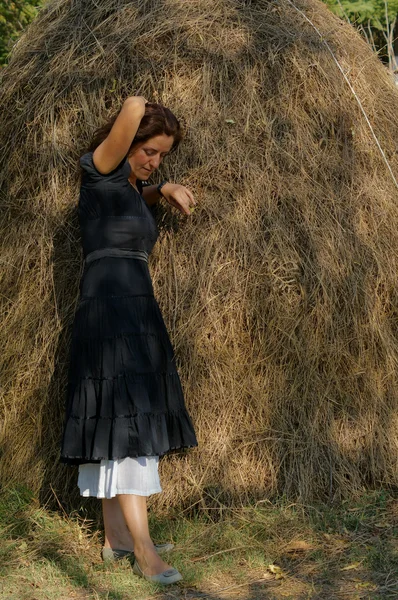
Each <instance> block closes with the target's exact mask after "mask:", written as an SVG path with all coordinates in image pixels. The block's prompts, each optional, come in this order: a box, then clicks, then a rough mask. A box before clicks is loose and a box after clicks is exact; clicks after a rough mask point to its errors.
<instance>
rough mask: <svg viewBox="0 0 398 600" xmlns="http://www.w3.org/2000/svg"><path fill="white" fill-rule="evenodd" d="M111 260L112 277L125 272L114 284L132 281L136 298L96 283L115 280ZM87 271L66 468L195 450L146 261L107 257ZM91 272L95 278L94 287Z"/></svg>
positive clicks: (71, 381)
mask: <svg viewBox="0 0 398 600" xmlns="http://www.w3.org/2000/svg"><path fill="white" fill-rule="evenodd" d="M111 260H112V261H114V262H113V263H112V273H113V276H114V277H115V271H116V265H117V269H119V270H120V272H118V273H117V277H116V279H115V281H117V282H120V281H128V282H130V283H129V285H130V286H131V289H130V290H129V291H130V294H128V295H113V294H111V293H110V292H111V291H112V290H111V289H105V288H101V289H100V288H99V285H100V284H99V283H98V282H100V281H103V282H106V283H107V285H108V284H109V282H110V281H112V278H111V271H110V266H108V267H106V268H105V267H104V266H102V261H111ZM125 260H127V264H126V265H125V267H124V266H123V262H124V261H125ZM97 263H101V265H99V264H97ZM134 263H137V264H136V265H134ZM107 264H108V265H109V262H108V263H107ZM89 267H90V268H91V271H89V272H88V273H87V274H86V275H85V280H84V285H82V286H81V289H82V291H83V292H84V293H83V295H82V296H81V298H80V300H79V303H78V307H77V310H76V313H75V319H74V323H73V329H72V342H71V348H70V363H69V373H68V386H67V401H66V417H65V423H64V431H63V437H62V446H61V459H60V460H61V462H63V463H69V464H84V463H93V462H100V461H103V460H111V461H114V460H118V459H122V458H126V457H142V456H148V457H151V456H161V455H163V454H165V453H167V452H170V451H171V450H178V449H182V448H191V447H194V446H197V440H196V436H195V431H194V428H193V425H192V422H191V419H190V416H189V414H188V412H187V410H186V407H185V402H184V395H183V390H182V387H181V382H180V378H179V375H178V373H177V369H176V364H175V357H174V350H173V347H172V345H171V342H170V339H169V336H168V332H167V329H166V326H165V323H164V320H163V317H162V314H161V311H160V308H159V306H158V303H157V301H156V299H155V297H154V296H153V293H151V289H152V288H151V283H150V280H149V279H148V277H149V272H148V271H147V270H146V269H147V265H146V263H144V262H143V261H140V260H131V259H130V260H128V259H120V258H119V259H117V258H116V259H115V258H113V259H109V258H106V259H105V258H103V259H101V261H94V262H93V263H92V264H91V265H89ZM127 267H128V268H129V270H123V269H124V268H125V269H127ZM94 269H97V270H94ZM89 273H91V276H94V275H95V280H94V279H93V280H92V281H91V282H89V281H88V274H89ZM93 282H95V285H94V283H93ZM89 283H90V286H91V287H90V286H89ZM115 288H116V284H114V285H113V289H114V290H115ZM133 289H134V290H136V294H132V291H133ZM117 291H118V294H119V293H120V290H117ZM88 292H89V293H90V294H91V293H95V294H97V293H99V292H101V295H94V296H91V295H85V294H86V293H88ZM104 292H107V293H108V295H102V293H104Z"/></svg>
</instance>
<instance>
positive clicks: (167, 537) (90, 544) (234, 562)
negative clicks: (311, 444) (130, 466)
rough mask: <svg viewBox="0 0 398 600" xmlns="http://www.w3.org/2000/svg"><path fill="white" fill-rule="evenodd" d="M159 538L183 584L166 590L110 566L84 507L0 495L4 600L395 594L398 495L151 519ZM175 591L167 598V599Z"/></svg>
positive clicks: (121, 565) (299, 599)
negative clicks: (169, 546) (70, 511)
mask: <svg viewBox="0 0 398 600" xmlns="http://www.w3.org/2000/svg"><path fill="white" fill-rule="evenodd" d="M150 526H151V531H152V536H153V539H154V540H155V541H158V542H161V541H172V542H173V543H174V544H175V549H174V550H173V552H171V553H170V555H169V557H168V558H167V560H168V561H169V562H170V563H171V564H173V565H174V566H175V567H177V568H178V569H179V570H180V571H181V572H182V574H183V576H184V581H183V582H181V583H180V584H178V585H176V586H173V588H172V590H171V591H170V590H167V588H166V590H163V589H161V588H159V587H158V586H155V585H152V584H150V583H148V582H146V581H143V580H142V579H139V578H138V577H136V576H135V575H134V574H133V573H132V570H131V564H130V563H129V562H128V560H123V561H120V562H118V563H116V564H115V565H112V566H105V565H104V564H103V563H102V562H101V560H100V552H101V544H102V542H101V536H102V532H101V531H98V529H97V527H96V526H95V525H94V523H93V522H88V521H87V519H85V518H83V517H82V516H81V515H79V514H78V513H75V514H74V515H72V516H67V515H65V514H63V513H61V512H60V513H56V512H51V511H48V510H46V509H45V508H43V507H41V506H40V505H39V503H38V502H37V500H36V499H35V498H34V496H33V495H32V494H31V493H30V492H29V490H26V489H23V488H20V489H12V490H5V491H3V492H2V493H1V495H0V533H1V538H0V576H1V587H0V590H1V592H0V597H1V598H4V599H7V600H44V599H47V598H48V599H51V600H66V599H73V598H81V599H83V598H85V599H89V598H90V599H95V600H102V599H103V600H105V599H106V600H127V599H131V598H133V597H134V598H136V599H140V598H141V599H149V598H158V599H159V600H166V599H168V598H174V599H179V598H181V600H182V599H183V598H184V599H190V600H195V599H196V598H198V599H199V598H208V599H209V600H216V599H218V598H222V597H225V598H231V597H233V598H240V599H242V600H257V599H258V600H260V598H261V599H265V598H267V600H279V599H282V598H283V599H284V600H286V599H288V598H292V599H294V600H304V599H321V598H322V599H326V598H328V599H329V598H330V599H332V598H333V599H338V598H347V597H348V598H350V599H351V598H352V599H353V600H356V599H362V598H371V599H372V600H377V599H378V598H387V599H388V598H391V599H393V598H397V597H398V543H397V539H398V536H397V533H398V500H397V499H396V498H395V497H394V496H392V495H389V494H387V493H386V492H383V493H373V494H367V495H364V496H363V497H362V498H360V499H359V500H358V501H357V502H355V503H353V502H352V503H346V502H345V503H342V504H340V505H338V506H325V505H319V506H301V505H297V504H289V503H287V502H286V501H284V500H280V501H279V502H274V503H273V504H271V503H267V504H265V503H261V504H260V505H258V506H249V507H245V508H241V509H239V510H237V509H234V510H231V509H227V508H224V509H223V516H222V518H218V519H215V518H214V517H213V518H210V517H209V514H208V513H205V512H198V513H197V514H195V515H194V516H192V517H191V518H185V517H182V516H179V515H177V514H171V515H169V516H168V518H161V519H158V518H156V515H154V514H151V515H150ZM170 594H171V595H170Z"/></svg>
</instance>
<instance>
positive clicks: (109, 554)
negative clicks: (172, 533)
mask: <svg viewBox="0 0 398 600" xmlns="http://www.w3.org/2000/svg"><path fill="white" fill-rule="evenodd" d="M155 548H156V552H157V553H158V554H162V553H163V552H170V550H172V549H173V548H174V544H168V543H166V544H155ZM101 556H102V560H103V561H104V562H107V561H114V560H121V559H122V558H126V557H127V558H130V559H132V558H133V557H134V551H133V550H119V549H117V548H102V552H101Z"/></svg>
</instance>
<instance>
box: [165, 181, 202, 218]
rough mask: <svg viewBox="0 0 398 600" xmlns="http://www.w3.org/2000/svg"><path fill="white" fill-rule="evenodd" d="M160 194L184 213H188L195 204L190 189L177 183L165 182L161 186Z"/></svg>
mask: <svg viewBox="0 0 398 600" xmlns="http://www.w3.org/2000/svg"><path fill="white" fill-rule="evenodd" d="M162 194H163V196H164V198H165V199H166V201H167V202H168V204H171V206H174V207H175V208H178V210H179V211H180V212H182V213H183V214H184V215H190V214H191V212H192V211H193V209H194V206H195V204H196V200H195V198H194V197H193V194H192V192H191V190H189V189H188V188H186V187H185V186H184V185H179V184H178V183H169V182H168V183H165V184H164V185H163V186H162Z"/></svg>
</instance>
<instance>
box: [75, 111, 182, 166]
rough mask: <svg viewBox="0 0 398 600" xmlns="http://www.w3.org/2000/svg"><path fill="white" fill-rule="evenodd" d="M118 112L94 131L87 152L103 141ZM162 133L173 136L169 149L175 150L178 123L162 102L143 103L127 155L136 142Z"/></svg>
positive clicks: (179, 136)
mask: <svg viewBox="0 0 398 600" xmlns="http://www.w3.org/2000/svg"><path fill="white" fill-rule="evenodd" d="M119 112H120V111H119ZM119 112H118V113H116V114H115V115H113V116H112V117H111V118H110V119H109V120H108V121H107V122H106V123H105V125H103V126H102V127H100V128H99V129H96V130H95V131H94V134H93V138H92V140H91V143H90V145H89V147H88V150H87V152H93V151H94V150H95V149H96V148H97V146H99V145H100V144H101V142H103V141H104V139H105V138H106V137H107V136H108V134H109V132H110V130H111V129H112V126H113V124H114V122H115V121H116V118H117V116H118V115H119ZM162 134H166V135H170V136H173V138H174V142H173V145H172V147H171V151H173V150H175V149H176V148H177V146H178V144H179V143H180V141H181V139H182V130H181V126H180V123H179V121H178V120H177V118H176V117H175V115H174V114H173V113H172V112H171V110H170V109H169V108H166V107H165V106H163V105H162V104H155V103H154V102H147V104H145V114H144V116H143V117H142V119H141V122H140V125H139V127H138V131H137V133H136V134H135V136H134V139H133V141H132V142H131V145H130V148H129V150H128V152H127V156H128V155H129V154H130V153H131V151H132V150H133V148H134V146H136V145H137V144H140V143H142V142H146V141H147V140H149V139H150V138H152V137H154V136H156V135H162Z"/></svg>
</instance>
